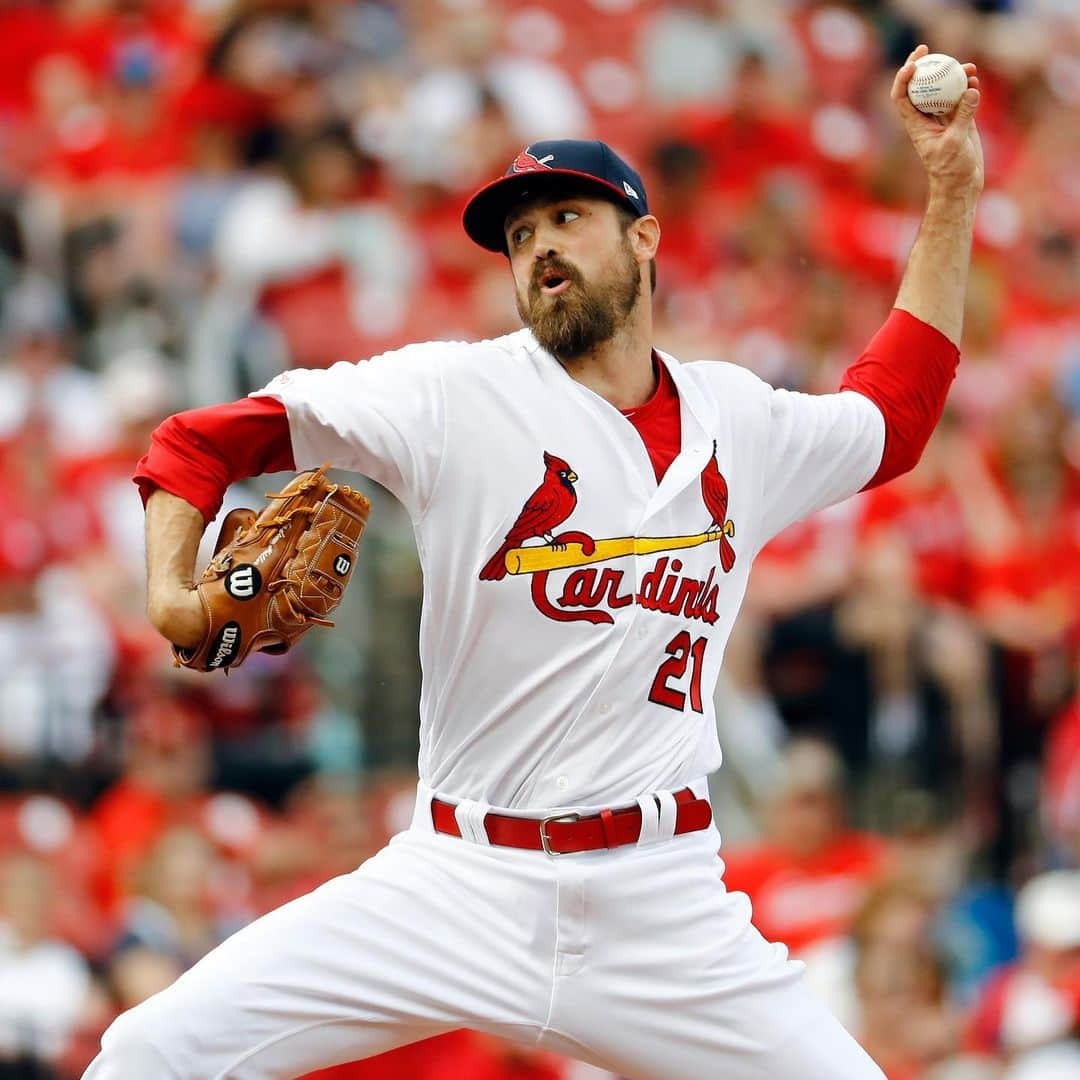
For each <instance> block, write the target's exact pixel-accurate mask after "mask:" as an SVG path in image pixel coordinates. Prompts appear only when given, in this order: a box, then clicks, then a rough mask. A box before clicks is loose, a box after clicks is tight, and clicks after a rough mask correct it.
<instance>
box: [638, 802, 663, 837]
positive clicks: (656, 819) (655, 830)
mask: <svg viewBox="0 0 1080 1080" xmlns="http://www.w3.org/2000/svg"><path fill="white" fill-rule="evenodd" d="M637 804H638V806H639V807H641V832H640V833H639V834H638V845H639V846H640V845H641V844H653V843H655V842H656V840H657V839H658V838H659V833H660V810H659V807H657V805H656V799H654V798H653V797H652V795H639V796H638V800H637Z"/></svg>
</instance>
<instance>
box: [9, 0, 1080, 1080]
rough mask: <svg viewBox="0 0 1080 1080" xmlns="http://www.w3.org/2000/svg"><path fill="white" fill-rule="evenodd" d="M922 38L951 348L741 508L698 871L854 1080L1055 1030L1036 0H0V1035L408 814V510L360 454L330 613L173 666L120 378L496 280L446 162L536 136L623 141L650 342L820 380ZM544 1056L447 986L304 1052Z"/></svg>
mask: <svg viewBox="0 0 1080 1080" xmlns="http://www.w3.org/2000/svg"><path fill="white" fill-rule="evenodd" d="M920 41H926V42H928V43H929V44H930V46H931V48H932V49H933V50H934V51H939V52H945V53H950V54H952V55H956V56H958V57H960V58H961V59H963V60H974V61H976V62H977V63H978V65H979V70H980V76H981V79H982V86H983V92H984V99H983V105H982V108H981V110H980V116H979V125H980V130H981V132H982V139H983V144H984V148H985V154H986V166H987V184H986V191H985V194H984V195H983V198H982V202H981V205H980V210H979V215H978V218H977V221H976V242H975V251H974V260H973V268H972V275H971V284H970V289H969V296H968V309H967V314H966V320H965V332H964V338H965V340H964V347H963V363H962V366H961V371H960V375H959V377H958V379H957V382H956V384H955V387H954V389H953V391H952V394H951V397H950V404H949V407H948V410H947V413H946V416H945V418H944V419H943V421H942V424H941V425H940V428H939V430H938V432H937V433H936V435H935V436H934V439H933V441H932V442H931V444H930V446H929V448H928V449H927V452H926V455H925V457H924V460H923V462H922V463H921V464H920V465H919V467H918V468H917V469H916V470H915V471H914V472H913V473H911V474H910V475H909V476H907V477H904V478H902V479H901V480H898V481H895V482H894V483H892V484H890V485H888V486H887V487H885V488H884V489H880V490H877V491H875V492H872V493H870V494H867V495H863V496H859V497H857V498H855V499H852V500H849V501H848V502H846V503H844V504H842V505H840V506H838V507H836V508H834V509H832V510H830V511H828V512H826V513H823V514H820V515H818V516H817V517H815V518H813V519H811V520H809V521H807V522H804V523H802V524H800V525H797V526H795V527H793V528H792V529H790V530H788V531H787V532H786V533H784V534H782V535H781V536H780V537H778V538H777V539H776V540H775V541H774V542H773V543H772V544H770V545H769V546H768V547H767V548H766V550H765V551H764V552H763V553H762V555H761V556H760V558H759V560H758V563H757V565H756V567H755V570H754V574H753V577H752V579H751V585H750V590H749V594H748V597H747V602H746V608H745V611H744V613H743V615H742V617H741V620H740V623H739V624H738V626H737V628H736V633H735V635H734V636H733V639H732V641H731V644H730V647H729V650H728V657H727V660H726V664H725V671H724V675H723V678H722V684H721V687H720V689H719V692H718V697H717V710H718V722H719V725H720V729H721V737H722V740H723V743H724V745H725V748H726V764H725V767H724V769H723V770H722V771H721V773H720V775H719V776H718V777H717V778H716V779H715V780H714V803H715V806H716V810H717V813H716V816H717V820H718V823H719V825H720V828H721V831H722V833H723V834H724V838H725V846H724V852H723V854H724V857H725V859H726V861H727V863H728V874H727V877H728V884H729V887H730V888H732V889H743V890H745V891H747V892H749V893H750V895H751V897H752V899H753V900H754V905H755V912H756V920H757V922H758V925H759V927H760V928H761V929H762V931H763V932H764V933H765V934H766V935H767V936H770V937H776V938H779V939H781V940H784V941H787V942H788V943H789V944H790V945H791V947H792V949H793V951H794V952H795V953H796V955H799V956H801V957H802V958H803V959H805V960H806V962H807V964H808V970H809V974H810V977H811V979H812V980H813V982H814V985H815V986H817V987H818V988H819V989H820V991H821V993H822V994H824V995H825V996H826V998H827V999H828V1000H829V1002H830V1004H831V1005H832V1007H833V1008H834V1009H836V1010H837V1012H838V1013H839V1014H840V1015H841V1017H842V1018H843V1019H844V1021H845V1023H847V1024H848V1025H849V1026H850V1027H851V1030H853V1031H854V1032H855V1033H856V1034H857V1035H858V1037H859V1038H860V1039H862V1041H863V1042H864V1043H865V1044H866V1045H867V1047H868V1048H869V1049H870V1050H871V1051H872V1052H873V1053H874V1055H875V1057H876V1058H877V1059H878V1060H879V1061H880V1062H881V1064H882V1066H883V1068H884V1069H885V1071H886V1073H887V1075H888V1077H889V1080H994V1078H1004V1077H1007V1078H1008V1080H1064V1078H1065V1077H1066V1076H1069V1077H1075V1076H1077V1075H1080V1047H1078V1043H1077V1036H1078V1033H1080V884H1078V882H1080V698H1078V696H1077V683H1078V680H1077V673H1078V666H1080V664H1078V660H1080V486H1078V480H1080V476H1078V467H1080V423H1078V419H1077V416H1078V412H1080V302H1078V301H1080V242H1078V241H1080V124H1078V123H1077V116H1078V115H1080V109H1078V106H1080V10H1078V9H1077V7H1076V4H1075V3H1074V2H1073V0H951V2H948V0H862V2H858V0H846V2H845V0H668V2H661V0H399V2H393V0H186V2H182V0H52V2H48V0H40V2H31V0H25V2H19V0H5V2H3V3H0V463H2V468H0V1078H10V1080H15V1078H27V1080H29V1078H40V1080H69V1078H71V1077H77V1076H79V1075H80V1072H81V1070H82V1068H83V1067H84V1066H85V1064H86V1062H87V1061H88V1060H89V1058H90V1057H91V1056H92V1054H93V1052H94V1049H95V1046H96V1040H97V1038H98V1037H99V1035H100V1032H101V1031H102V1030H103V1028H104V1027H105V1025H106V1024H107V1023H108V1021H109V1019H110V1018H111V1017H112V1016H114V1015H116V1014H117V1012H118V1011H120V1010H122V1009H124V1008H126V1007H128V1006H130V1005H132V1004H135V1003H137V1002H138V1001H141V1000H143V999H144V998H145V997H147V996H148V995H149V994H151V993H153V992H154V991H155V990H157V989H159V988H161V987H163V986H165V985H167V984H168V983H169V982H170V981H172V980H173V979H174V978H175V977H176V976H177V975H178V974H179V973H181V972H182V971H183V970H185V969H186V968H187V967H189V966H190V965H191V964H192V963H194V962H195V961H196V960H197V959H198V958H199V957H200V956H201V955H202V954H203V953H205V952H206V951H207V950H208V949H209V948H211V947H212V946H213V945H214V944H215V943H216V942H218V941H220V940H221V939H222V938H223V937H224V936H225V935H227V934H229V933H230V932H231V931H232V930H234V929H235V928H237V927H239V926H240V925H242V924H243V923H244V922H246V921H248V920H250V919H251V918H253V917H255V916H257V915H258V914H260V913H262V912H264V911H266V910H268V909H269V908H272V907H274V906H276V905H278V904H280V903H281V902H283V901H285V900H287V899H289V898H291V897H293V896H296V895H298V894H299V893H302V892H304V891H306V890H308V889H310V888H311V887H313V886H314V885H315V884H317V883H318V882H320V881H322V880H324V879H325V878H326V877H328V876H330V875H332V874H335V873H340V872H343V871H347V870H349V869H351V868H353V867H355V866H356V865H358V864H359V863H360V862H361V861H363V859H364V858H366V857H367V856H368V855H369V854H371V853H372V852H373V851H374V850H376V849H377V848H378V847H379V846H381V844H382V843H384V842H385V840H386V838H387V837H388V836H389V835H391V834H392V833H393V832H394V831H396V830H398V829H400V828H402V827H404V825H405V824H406V823H407V822H408V819H409V815H410V813H411V807H412V784H413V782H414V777H413V774H412V769H413V767H414V761H415V749H416V710H417V701H418V697H419V670H418V661H417V656H416V626H417V620H418V611H419V599H420V574H419V569H418V566H417V562H416V554H415V548H414V545H413V541H412V536H411V530H410V527H409V523H408V520H407V518H406V516H405V515H404V512H403V511H402V510H401V509H400V508H399V507H397V506H396V505H395V504H394V503H393V502H392V501H391V500H390V499H389V497H388V496H386V495H385V494H383V493H381V492H380V491H378V490H377V489H375V488H374V487H373V486H372V487H371V488H369V489H368V490H369V492H370V494H371V496H372V498H373V500H374V501H375V503H376V506H375V512H374V513H373V515H372V525H371V527H370V528H369V531H368V534H367V536H366V537H365V557H364V559H363V560H362V568H361V569H359V570H358V576H357V578H356V580H355V582H354V585H353V588H352V589H351V590H350V594H349V595H348V596H347V598H346V603H345V604H344V605H343V606H342V609H341V611H340V613H339V614H340V619H339V624H340V625H339V629H338V630H337V631H336V632H335V633H333V634H326V633H318V632H317V633H316V634H313V635H310V638H311V639H312V640H311V641H310V643H309V642H305V647H304V648H301V649H298V650H296V651H294V652H293V653H290V654H289V655H288V656H287V657H283V658H265V657H258V656H256V657H255V658H253V659H252V660H250V661H249V662H248V663H247V664H245V666H244V667H243V668H241V669H240V670H238V671H237V672H235V673H233V674H231V675H230V677H229V678H228V679H227V680H226V679H224V678H221V679H215V680H210V679H205V678H200V677H189V676H186V675H185V673H183V672H178V671H175V670H174V669H173V668H172V667H171V664H170V657H169V652H168V647H167V646H166V645H165V643H164V642H162V641H160V640H159V639H158V638H157V637H156V635H155V634H154V633H153V631H152V630H151V628H150V626H149V623H148V622H147V620H146V618H145V616H144V613H143V604H144V594H143V589H144V585H143V554H142V538H141V528H142V511H141V505H140V503H139V499H138V495H137V493H136V490H135V488H134V486H133V485H132V484H131V483H130V475H131V472H132V469H133V466H134V463H135V462H136V461H137V460H138V458H139V457H140V456H141V454H142V453H143V452H144V450H145V447H146V445H147V442H148V438H149V434H150V432H151V431H152V430H153V428H154V426H155V425H156V424H157V423H158V422H160V420H161V419H163V418H164V417H165V416H167V415H168V414H170V413H171V412H174V411H177V410H178V409H180V408H184V407H187V406H190V405H199V404H207V403H211V402H218V401H223V400H228V399H231V398H235V397H238V396H240V395H242V394H244V393H246V392H248V391H249V390H251V389H254V388H256V387H258V386H260V385H262V384H263V383H264V382H266V381H267V380H268V379H269V378H271V377H272V376H274V375H275V374H276V373H278V372H279V371H281V370H282V369H283V368H286V367H290V366H321V365H325V364H328V363H330V362H332V361H334V360H336V359H340V358H362V357H365V356H369V355H372V354H374V353H377V352H380V351H383V350H386V349H390V348H393V347H396V346H398V345H401V344H404V343H405V342H408V341H413V340H425V339H430V338H468V339H474V338H481V337H491V336H496V335H499V334H502V333H505V332H508V331H511V330H513V329H515V328H516V326H517V325H518V320H517V317H516V313H515V309H514V301H513V293H512V289H511V283H510V278H509V275H508V272H507V267H506V266H505V265H504V263H503V261H502V260H501V259H500V258H499V257H497V256H491V255H490V254H488V253H485V252H482V251H480V250H479V249H477V248H475V247H474V246H473V245H471V243H470V242H469V241H468V240H467V239H466V237H465V236H464V233H463V232H462V231H461V228H460V211H461V207H462V205H463V203H464V201H465V198H466V197H467V196H468V194H469V193H470V192H471V191H472V190H473V189H474V188H475V187H477V186H479V185H480V184H481V183H483V182H484V181H486V180H488V179H491V178H492V177H494V176H495V175H498V174H500V173H501V172H503V171H504V169H505V168H506V166H507V163H508V162H510V161H512V160H513V158H514V157H515V155H516V154H517V152H518V151H519V150H520V149H521V147H522V146H523V145H525V144H527V143H529V142H531V141H534V140H538V139H541V138H550V137H567V136H581V137H594V136H595V137H600V138H603V139H606V140H607V141H609V142H611V143H612V144H613V145H615V146H616V147H617V148H618V149H619V150H620V152H622V153H624V154H625V155H626V156H627V157H629V159H630V160H631V161H633V162H634V163H635V164H637V165H638V166H639V167H640V169H641V171H642V173H643V174H644V176H645V177H646V182H647V184H648V188H649V192H650V202H651V204H652V206H653V208H654V210H655V212H656V213H657V215H658V216H659V218H660V221H661V226H662V229H663V240H662V247H661V255H660V259H659V282H658V291H657V294H656V303H657V329H656V341H657V344H658V346H659V347H661V348H663V349H665V350H667V351H669V352H672V353H674V354H675V355H677V356H679V357H680V358H681V359H683V360H709V359H725V360H733V361H735V362H737V363H740V364H743V365H745V366H747V367H749V368H751V369H753V370H754V371H756V372H757V373H758V374H760V375H761V376H763V377H764V378H766V379H767V380H769V381H770V382H772V383H773V384H774V385H784V386H789V387H793V388H798V389H805V390H809V391H830V390H833V389H835V387H836V386H837V384H838V381H839V376H840V372H841V371H842V369H843V368H844V366H846V364H847V363H849V362H850V361H851V360H853V359H854V358H855V357H856V356H857V355H858V354H859V352H860V351H861V349H862V347H863V346H864V345H865V343H866V342H867V341H868V339H869V337H870V336H871V334H872V333H873V331H874V330H875V329H876V328H877V326H878V325H879V324H880V322H881V321H882V320H883V318H884V317H885V315H886V313H887V312H888V310H889V307H890V305H891V303H892V300H893V298H894V296H895V290H896V287H897V283H898V274H899V271H900V269H901V268H902V266H903V262H904V259H905V257H906V253H907V250H908V248H909V246H910V243H911V241H912V239H913V236H914V232H915V230H916V228H917V226H918V222H919V217H920V211H921V205H922V199H923V195H924V187H923V179H922V175H921V170H920V168H919V167H918V165H917V162H916V160H915V158H914V156H913V153H912V151H911V150H910V147H909V146H908V144H907V142H906V138H905V136H904V135H903V132H902V130H901V129H900V127H899V125H898V124H897V123H896V121H895V118H894V117H893V116H892V115H891V112H890V104H889V100H888V88H889V84H890V81H891V79H892V75H893V72H894V71H895V68H896V67H897V66H898V65H899V63H900V62H902V60H903V59H904V57H905V56H906V55H907V53H908V52H909V51H910V49H911V48H912V47H913V46H914V45H915V44H916V43H918V42H920ZM272 488H273V481H268V482H267V483H266V484H265V485H263V483H262V481H259V482H258V483H256V484H254V485H253V486H251V487H248V488H246V489H245V488H237V489H236V490H234V491H232V492H230V495H229V497H228V500H227V506H228V505H244V504H247V505H251V504H252V500H255V499H259V498H260V497H261V495H262V492H263V491H264V490H269V489H272ZM209 531H210V532H211V533H213V532H214V529H213V528H211V530H209ZM316 639H317V640H316ZM575 1070H577V1066H575V1065H573V1064H571V1063H568V1062H562V1061H557V1060H555V1059H552V1058H547V1057H538V1056H536V1055H533V1054H531V1053H526V1052H522V1051H519V1050H515V1049H513V1048H509V1047H505V1046H502V1045H500V1044H497V1043H494V1042H492V1041H490V1040H487V1039H483V1038H481V1037H479V1036H474V1035H472V1034H471V1033H460V1034H457V1035H454V1036H449V1037H446V1038H444V1039H442V1040H439V1041H437V1042H434V1043H427V1044H420V1046H418V1047H416V1048H412V1049H407V1050H403V1051H400V1052H397V1053H396V1054H395V1055H390V1056H388V1057H387V1058H386V1059H379V1060H375V1061H372V1062H368V1063H364V1064H362V1065H355V1066H349V1067H343V1068H342V1069H339V1070H332V1071H331V1072H329V1073H326V1074H321V1075H325V1076H327V1077H329V1076H334V1077H339V1078H341V1080H347V1078H349V1077H355V1078H362V1077H390V1076H395V1077H402V1076H408V1077H411V1078H417V1080H452V1078H453V1080H457V1078H471V1080H489V1078H490V1080H509V1078H526V1077H528V1078H534V1080H549V1078H550V1080H558V1078H562V1080H569V1078H570V1077H572V1076H579V1075H580V1076H584V1075H586V1072H585V1071H584V1070H582V1071H575ZM589 1075H594V1076H595V1075H596V1074H595V1072H592V1073H589Z"/></svg>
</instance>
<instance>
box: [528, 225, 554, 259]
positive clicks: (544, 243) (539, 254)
mask: <svg viewBox="0 0 1080 1080" xmlns="http://www.w3.org/2000/svg"><path fill="white" fill-rule="evenodd" d="M533 252H534V255H535V258H536V259H537V261H540V260H542V259H549V258H551V256H552V255H558V254H559V247H558V242H557V240H556V237H555V235H554V233H553V232H552V231H551V230H550V229H549V228H547V226H544V225H541V226H540V227H538V228H537V230H536V233H535V236H534V240H533Z"/></svg>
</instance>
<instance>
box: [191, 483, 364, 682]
mask: <svg viewBox="0 0 1080 1080" xmlns="http://www.w3.org/2000/svg"><path fill="white" fill-rule="evenodd" d="M326 468H327V466H325V465H324V466H323V467H322V468H321V469H315V470H312V471H311V472H306V473H301V474H300V475H299V476H297V477H296V478H295V479H293V480H292V481H291V482H290V483H289V484H288V485H287V486H286V487H285V490H284V491H282V492H280V493H277V494H273V493H271V494H269V495H268V496H267V497H268V498H269V499H270V500H271V501H270V502H269V503H268V504H267V505H266V507H265V508H264V509H263V511H262V513H260V514H259V515H258V516H256V514H255V511H254V510H233V511H232V512H231V513H229V514H227V515H226V517H225V520H224V521H223V522H222V525H221V532H220V534H219V535H218V544H217V551H216V552H215V554H214V557H213V558H212V559H211V560H210V565H209V566H207V568H206V570H205V572H204V573H203V576H202V580H201V581H200V582H199V583H198V585H197V586H196V591H197V592H198V594H199V598H200V599H201V600H202V605H203V609H204V610H205V612H206V616H207V630H206V636H205V637H204V638H203V640H202V643H201V644H200V645H199V646H197V647H196V648H194V649H182V648H180V647H179V646H176V645H174V646H173V657H174V662H175V663H176V665H177V666H178V667H180V666H183V667H191V668H195V669H196V670H198V671H219V670H220V671H227V670H228V669H229V668H230V667H236V666H238V665H239V664H242V663H243V662H244V660H245V659H246V657H247V655H248V653H250V652H251V651H252V650H253V649H255V650H261V651H262V652H269V653H283V652H287V651H288V650H289V649H290V648H292V646H293V643H294V642H295V641H296V639H297V638H298V637H300V635H301V634H304V633H306V632H307V630H308V629H310V627H311V626H312V625H313V624H315V623H318V624H319V625H320V626H333V625H334V624H333V623H332V622H330V620H329V619H328V618H327V616H328V615H330V614H332V613H333V611H334V609H335V608H336V607H337V606H338V604H339V603H340V602H341V597H342V596H343V595H344V593H345V586H346V585H347V584H348V583H349V578H350V577H351V576H352V572H353V567H354V566H355V565H356V552H357V548H358V547H359V545H360V537H361V536H362V535H363V532H364V526H365V525H366V524H367V519H368V513H369V512H370V510H371V504H370V503H369V502H368V500H367V499H366V498H364V496H363V495H361V494H360V492H358V491H353V489H352V488H349V487H345V486H344V485H342V484H333V483H331V482H330V481H329V480H327V478H326V476H325V472H326Z"/></svg>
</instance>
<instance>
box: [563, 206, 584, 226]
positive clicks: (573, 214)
mask: <svg viewBox="0 0 1080 1080" xmlns="http://www.w3.org/2000/svg"><path fill="white" fill-rule="evenodd" d="M579 217H581V215H580V214H579V213H578V212H577V211H576V210H560V211H559V221H560V222H562V224H564V225H565V224H566V223H567V222H570V221H576V220H577V219H578V218H579Z"/></svg>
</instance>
